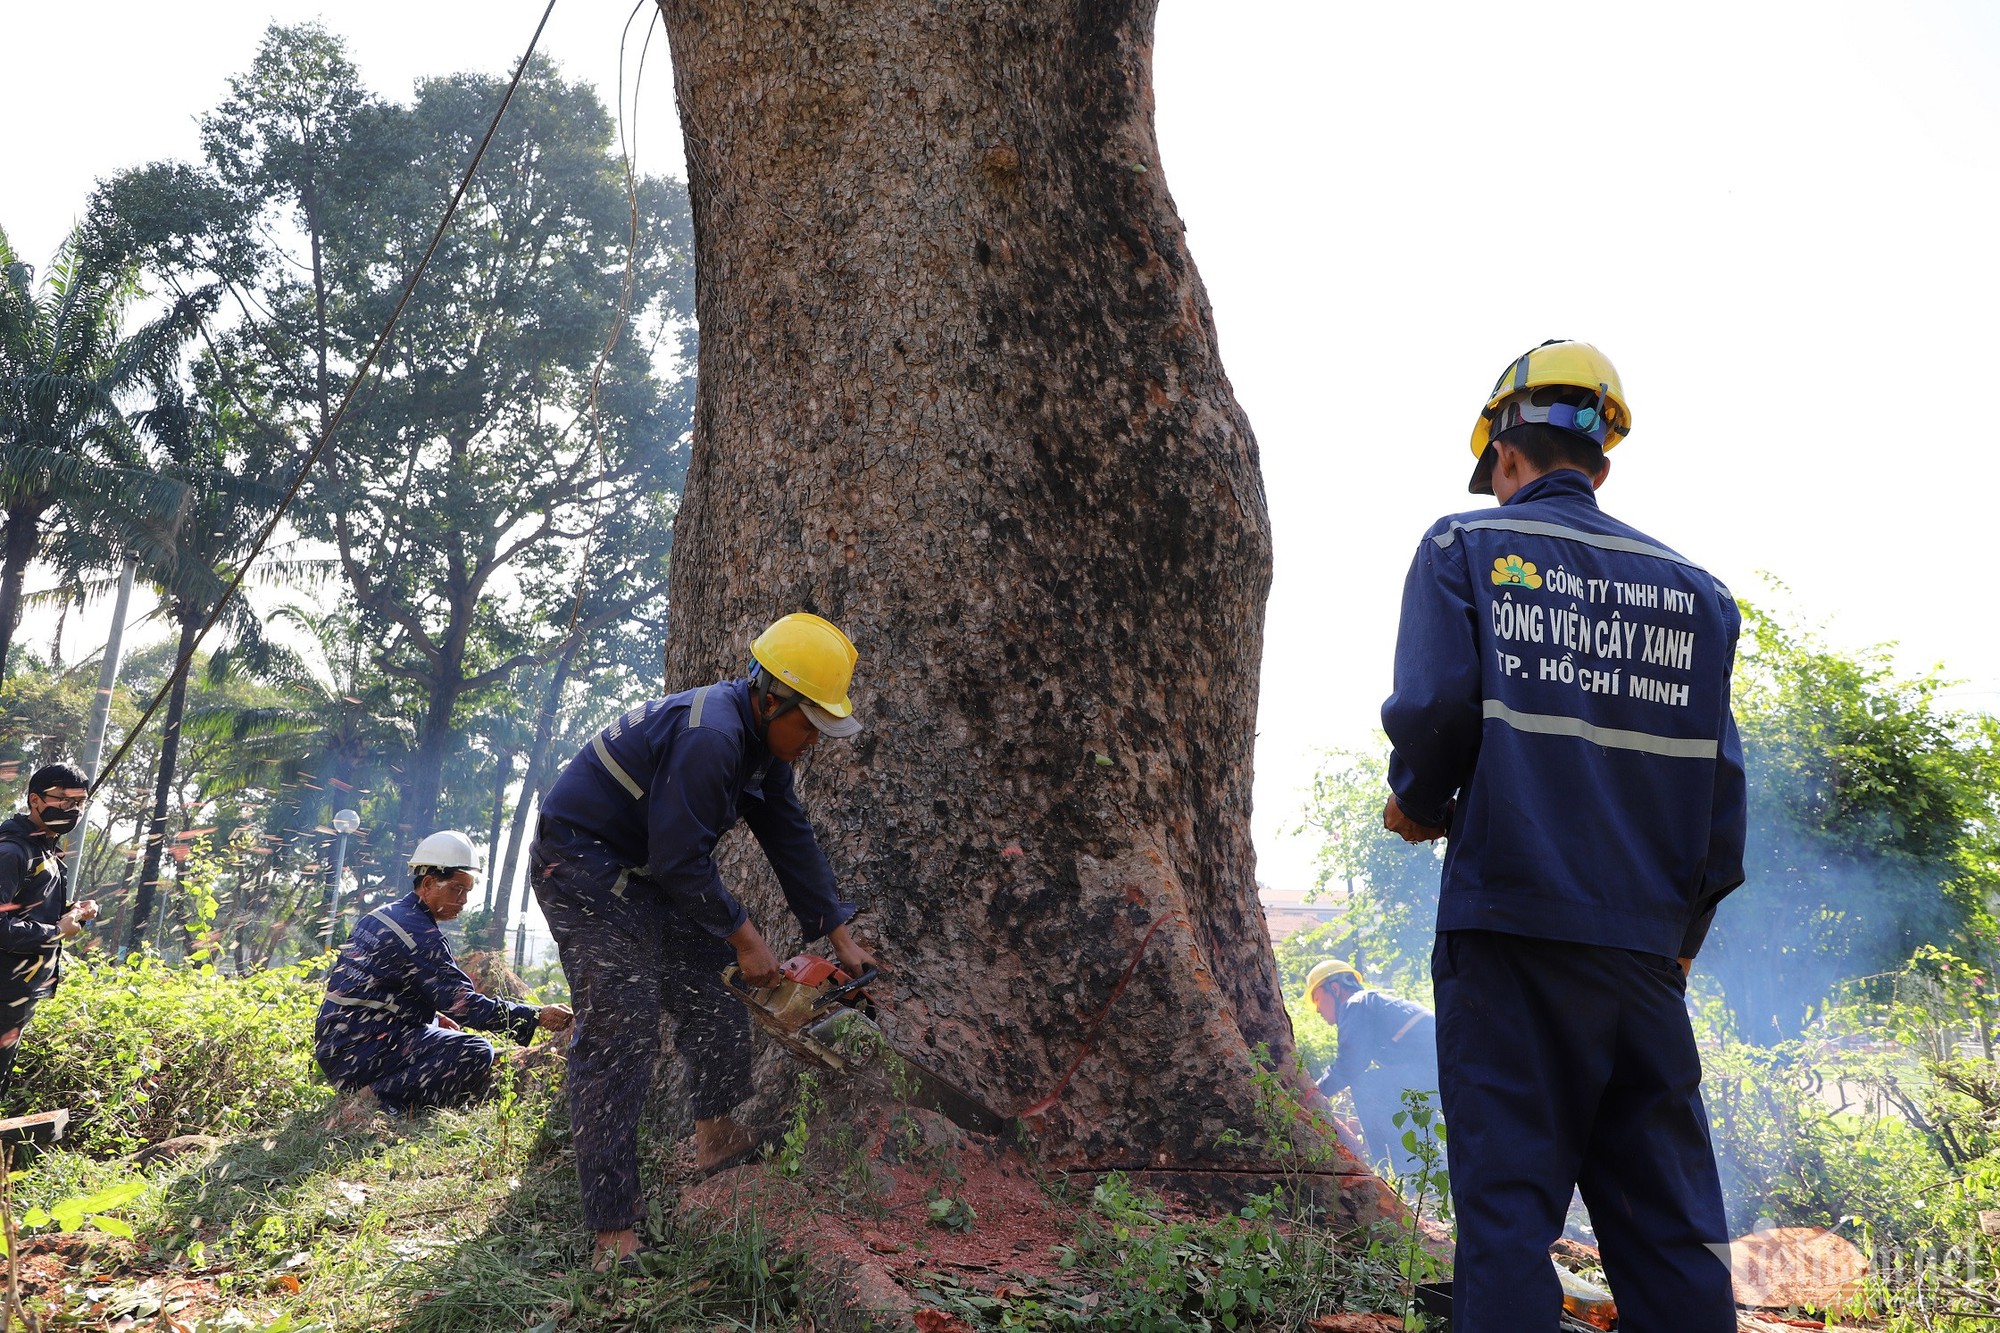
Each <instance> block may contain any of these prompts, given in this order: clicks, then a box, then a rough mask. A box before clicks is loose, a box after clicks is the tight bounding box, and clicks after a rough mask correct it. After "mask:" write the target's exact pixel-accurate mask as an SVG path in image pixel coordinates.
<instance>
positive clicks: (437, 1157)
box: [15, 1081, 798, 1333]
mask: <svg viewBox="0 0 2000 1333" xmlns="http://www.w3.org/2000/svg"><path fill="white" fill-rule="evenodd" d="M560 1101H561V1099H560V1097H559V1096H558V1094H557V1091H556V1090H555V1089H552V1088H551V1087H550V1086H549V1084H548V1083H546V1082H542V1081H534V1082H529V1083H526V1084H524V1086H522V1087H521V1088H520V1089H519V1090H518V1092H517V1093H516V1094H515V1095H512V1096H503V1097H502V1098H499V1099H496V1100H494V1101H491V1102H488V1103H485V1104H483V1105H481V1106H477V1107H474V1108H471V1109H469V1110H466V1111H463V1112H451V1111H445V1112H438V1113H435V1114H432V1115H430V1116H427V1117H424V1118H422V1119H420V1120H416V1121H403V1122H397V1123H395V1124H394V1125H393V1127H391V1128H390V1129H388V1130H387V1131H386V1132H384V1133H383V1134H381V1135H379V1136H373V1135H366V1134H348V1135H335V1134H329V1133H327V1132H326V1131H325V1130H324V1129H322V1128H321V1127H320V1124H319V1122H320V1120H321V1118H322V1117H323V1115H324V1108H323V1107H320V1106H316V1107H314V1108H313V1109H312V1110H311V1111H310V1112H308V1113H302V1114H297V1115H294V1116H293V1117H292V1118H291V1119H290V1120H288V1121H287V1122H286V1123H285V1124H284V1125H282V1126H281V1127H278V1128H276V1129H273V1130H271V1131H270V1132H269V1133H266V1134H264V1135H261V1136H255V1137H250V1138H245V1139H241V1140H237V1141H234V1142H230V1143H228V1144H226V1145H225V1146H224V1147H223V1148H222V1149H221V1150H220V1151H218V1152H216V1153H215V1154H213V1155H212V1156H209V1157H206V1158H205V1159H203V1160H200V1161H183V1162H182V1163H180V1164H162V1165H160V1166H156V1167H152V1168H147V1169H143V1170H141V1169H136V1168H133V1167H132V1166H130V1165H129V1164H127V1163H124V1162H120V1161H107V1160H103V1159H99V1158H93V1157H90V1156H87V1155H84V1154H81V1153H76V1152H70V1151H64V1152H53V1153H49V1154H46V1155H44V1156H43V1157H41V1158H40V1159H39V1160H37V1161H35V1162H34V1163H32V1164H31V1165H29V1166H28V1168H27V1169H26V1170H25V1172H23V1174H22V1175H21V1177H20V1178H19V1179H18V1180H17V1181H16V1182H15V1196H16V1202H15V1206H16V1208H17V1209H18V1210H20V1211H21V1212H22V1213H25V1212H26V1211H27V1210H28V1209H30V1208H33V1207H37V1206H39V1207H42V1208H45V1209H46V1208H49V1207H52V1206H53V1205H54V1204H56V1203H58V1202H60V1201H61V1200H62V1199H65V1198H70V1197H74V1196H76V1195H79V1194H85V1193H90V1192H93V1191H96V1190H100V1189H103V1188H106V1187H108V1186H110V1185H113V1184H116V1183H118V1182H121V1181H129V1180H139V1181H143V1182H144V1184H145V1187H146V1188H145V1191H144V1192H143V1193H142V1194H141V1195H140V1196H139V1197H138V1198H137V1199H135V1200H133V1201H132V1202H131V1203H130V1204H128V1205H126V1206H125V1207H124V1208H122V1209H121V1210H120V1214H119V1216H120V1218H121V1219H122V1220H123V1221H125V1222H126V1223H128V1224H129V1225H130V1226H131V1227H132V1228H133V1230H134V1232H135V1236H136V1238H135V1240H132V1241H125V1240H120V1239H117V1238H115V1237H111V1236H108V1235H103V1234H99V1233H94V1232H93V1231H91V1230H90V1229H88V1228H86V1229H84V1230H80V1231H78V1232H77V1233H75V1234H74V1235H72V1236H69V1237H65V1238H52V1237H49V1236H46V1235H43V1234H41V1233H34V1234H31V1235H29V1236H26V1237H24V1240H23V1247H22V1248H23V1252H24V1254H25V1255H26V1258H27V1262H28V1264H29V1265H30V1266H31V1267H32V1265H33V1264H34V1262H35V1258H36V1255H37V1254H38V1253H40V1254H48V1253H50V1252H51V1250H50V1247H51V1246H52V1245H57V1244H59V1245H60V1250H59V1253H60V1255H61V1258H62V1264H63V1267H64V1269H65V1270H66V1271H65V1272H64V1274H63V1275H62V1277H61V1279H60V1280H59V1281H57V1282H55V1283H54V1284H53V1285H52V1286H47V1287H44V1289H43V1290H41V1291H40V1292H39V1293H38V1294H37V1295H36V1296H35V1297H34V1298H33V1299H31V1300H30V1301H29V1305H30V1308H31V1309H32V1310H34V1311H35V1312H36V1313H37V1314H39V1315H41V1316H43V1317H44V1318H45V1320H46V1322H47V1326H49V1327H57V1328H61V1327H76V1326H80V1324H81V1323H82V1322H84V1321H93V1320H96V1319H101V1318H103V1317H105V1316H106V1315H107V1314H109V1313H111V1312H113V1311H116V1310H135V1311H138V1312H141V1313H144V1312H146V1311H148V1310H149V1309H151V1310H157V1309H158V1307H159V1304H160V1303H161V1302H162V1301H164V1302H165V1303H166V1305H167V1309H168V1313H169V1314H170V1315H171V1317H172V1319H173V1320H174V1321H175V1322H176V1323H177V1324H178V1325H180V1326H181V1327H182V1328H185V1329H189V1330H194V1331H195V1333H209V1331H210V1330H218V1331H219V1330H223V1329H233V1330H273V1331H274V1333H275V1331H276V1330H291V1331H292V1333H304V1331H307V1330H325V1331H326V1333H345V1331H346V1330H361V1329H407V1330H414V1331H420V1333H461V1331H462V1333H474V1331H475V1330H476V1331H478V1333H488V1331H490V1330H504V1329H523V1330H528V1329H540V1330H543V1333H554V1330H557V1329H583V1328H603V1327H618V1328H626V1329H632V1330H655V1329H657V1330H667V1329H680V1328H688V1327H698V1328H702V1329H752V1328H755V1329H784V1328H789V1327H791V1326H792V1323H793V1320H792V1317H791V1313H790V1312H791V1311H793V1310H795V1309H796V1308H797V1307H798V1297H797V1291H798V1282H797V1277H796V1272H795V1270H794V1268H793V1266H792V1265H791V1264H790V1263H789V1262H788V1261H785V1260H783V1259H781V1258H779V1257H778V1256H777V1254H776V1251H775V1249H774V1247H773V1246H772V1245H771V1244H770V1242H769V1239H768V1238H767V1237H765V1236H763V1235H761V1234H760V1233H758V1232H757V1230H756V1228H755V1227H754V1225H753V1224H751V1223H750V1222H748V1221H747V1220H746V1221H745V1222H743V1223H742V1224H741V1225H739V1226H737V1227H736V1228H734V1229H733V1231H732V1229H728V1228H724V1229H720V1230H718V1231H716V1232H713V1233H705V1234H691V1233H683V1232H677V1231H675V1230H674V1229H673V1228H672V1227H671V1226H670V1225H665V1224H662V1223H661V1222H659V1221H658V1220H657V1219H660V1218H665V1217H671V1214H672V1208H671V1201H670V1200H669V1201H656V1202H655V1207H654V1215H655V1219H656V1221H655V1222H654V1224H653V1225H654V1231H653V1234H652V1242H653V1243H654V1244H655V1245H656V1246H657V1247H658V1249H659V1253H658V1255H657V1256H655V1257H654V1258H652V1259H649V1260H648V1262H647V1266H646V1271H645V1272H644V1273H643V1274H641V1275H639V1276H637V1277H634V1278H629V1279H613V1278H605V1277H600V1276H598V1275H595V1274H592V1273H590V1272H589V1271H588V1270H587V1267H586V1264H587V1261H588V1257H589V1246H590V1238H589V1236H588V1235H587V1234H586V1233H584V1232H583V1231H582V1230H581V1228H580V1225H579V1223H578V1219H579V1217H580V1216H581V1205H580V1201H579V1199H578V1195H577V1184H576V1175H575V1168H574V1160H573V1158H572V1156H571V1154H570V1151H569V1137H568V1129H567V1123H566V1117H565V1115H564V1112H563V1109H562V1106H561V1104H560ZM648 1178H649V1179H658V1178H660V1177H659V1174H658V1173H657V1172H649V1173H648ZM149 1298H150V1299H151V1300H152V1301H153V1304H152V1305H151V1306H150V1307H149V1306H148V1305H147V1304H146V1301H147V1300H148V1299H149ZM163 1326H164V1325H163Z"/></svg>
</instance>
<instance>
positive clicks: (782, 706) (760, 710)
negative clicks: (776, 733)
mask: <svg viewBox="0 0 2000 1333" xmlns="http://www.w3.org/2000/svg"><path fill="white" fill-rule="evenodd" d="M766 699H776V700H777V701H778V711H777V712H775V713H773V714H771V715H770V716H769V717H765V716H764V701H765V700H766ZM804 702H805V699H804V696H802V695H796V694H795V695H792V696H791V697H790V698H787V697H786V696H784V695H782V694H779V693H778V686H777V685H776V684H774V683H773V682H772V680H771V675H770V673H769V672H767V671H765V670H764V668H763V667H762V666H759V665H753V666H752V667H751V670H750V717H751V719H752V721H754V722H755V723H756V726H757V736H758V739H760V740H761V739H763V738H764V737H766V736H769V735H770V734H771V724H772V723H773V722H776V721H777V720H778V719H779V718H781V717H783V716H784V715H785V714H787V713H789V712H791V711H793V710H794V709H796V708H798V707H799V706H800V705H801V704H803V703H804Z"/></svg>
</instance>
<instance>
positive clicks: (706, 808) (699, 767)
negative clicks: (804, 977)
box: [542, 680, 855, 942]
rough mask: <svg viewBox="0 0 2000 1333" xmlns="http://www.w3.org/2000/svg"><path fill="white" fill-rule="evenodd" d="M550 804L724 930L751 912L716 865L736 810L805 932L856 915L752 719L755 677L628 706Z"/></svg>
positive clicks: (786, 771)
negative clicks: (719, 846)
mask: <svg viewBox="0 0 2000 1333" xmlns="http://www.w3.org/2000/svg"><path fill="white" fill-rule="evenodd" d="M542 813H543V815H545V816H547V817H549V818H551V819H557V820H560V821H562V822H563V823H565V824H567V825H569V826H570V828H572V829H574V830H576V831H577V832H579V833H582V834H584V835H585V836H587V837H590V838H595V839H596V840H597V841H598V842H601V843H603V844H604V845H605V847H606V848H608V849H609V850H610V851H611V853H612V854H613V855H614V856H616V857H617V858H619V860H621V861H622V862H624V864H625V865H627V866H630V867H631V868H632V869H633V870H634V871H635V872H638V873H641V874H643V875H644V877H645V878H646V879H648V880H650V881H651V882H652V883H653V884H655V885H657V886H658V888H659V890H660V891H661V892H662V893H664V894H665V895H666V897H667V899H668V900H669V901H670V902H671V903H672V904H673V905H674V906H675V907H677V908H679V909H680V910H681V911H682V912H683V913H684V914H686V915H687V916H688V917H690V918H691V919H693V920H694V921H696V922H698V923H699V924H700V925H701V926H702V927H703V928H704V929H706V930H708V931H709V932H711V933H712V934H714V935H716V936H717V937H718V938H720V937H722V936H725V935H728V934H729V933H730V932H731V931H734V930H735V929H736V928H737V927H739V926H741V925H742V924H743V923H744V922H745V921H746V920H748V919H749V916H748V914H747V913H746V912H745V911H744V910H743V905H742V904H741V903H739V902H737V901H736V898H735V896H734V895H733V894H731V893H730V892H729V890H728V889H726V888H724V887H723V884H722V876H721V875H720V874H719V873H718V872H717V871H716V868H715V844H716V842H717V840H719V839H720V838H721V837H722V835H723V834H725V833H727V832H728V831H729V830H730V829H731V828H732V827H734V826H735V824H736V821H737V820H738V819H741V820H742V821H743V822H744V823H745V824H747V825H748V826H749V828H750V832H751V833H752V834H753V835H755V837H756V839H757V842H758V844H759V845H760V846H762V847H763V849H764V855H765V856H767V857H768V858H769V859H770V862H771V869H772V870H773V871H775V872H776V873H777V876H778V883H779V885H780V886H781V887H782V888H783V889H784V891H785V901H786V902H787V903H788V904H789V905H790V906H791V909H792V915H793V916H795V917H797V918H798V922H799V927H800V929H802V930H803V931H804V932H805V938H806V941H807V942H811V941H813V940H816V939H818V938H820V937H821V936H822V935H824V934H826V933H827V932H828V931H830V930H832V929H833V928H834V927H836V926H840V925H844V924H846V922H847V921H848V920H849V919H850V918H851V917H853V915H854V913H855V907H854V905H853V904H852V903H846V902H842V901H841V900H840V893H839V887H838V885H837V884H836V883H835V880H834V876H833V867H832V866H830V865H828V864H827V859H826V855H825V853H823V852H822V851H820V847H819V840H818V839H817V838H816V837H815V836H814V835H813V829H812V824H811V823H810V822H808V821H807V819H806V812H805V811H804V810H803V809H802V808H801V807H800V806H799V797H798V791H797V789H796V788H795V787H794V786H793V781H792V766H791V765H790V764H787V763H784V762H783V761H781V760H779V759H776V758H774V757H773V756H772V754H771V752H770V750H769V749H767V748H765V745H764V741H763V739H762V738H761V737H760V736H759V735H758V734H757V729H756V727H755V726H753V725H752V722H751V714H750V684H749V682H748V681H742V680H726V681H722V682H721V683H719V684H715V685H704V686H701V687H700V688H699V689H693V690H684V691H682V692H681V693H679V694H676V695H672V696H670V697H669V698H665V699H652V700H649V701H647V702H646V703H643V704H640V705H639V706H638V707H637V708H634V709H632V710H631V711H630V712H628V713H626V714H625V715H624V716H623V717H621V718H619V719H618V720H617V721H616V722H613V723H612V724H611V725H610V726H608V727H606V728H605V729H604V730H603V731H600V732H598V733H597V735H596V736H594V737H592V738H591V741H590V744H588V745H586V746H584V747H583V749H582V750H580V751H578V752H577V756H576V758H574V759H572V760H570V762H569V766H568V767H567V768H565V769H564V770H563V772H562V776H561V777H559V778H557V779H556V782H555V785H554V786H553V787H551V788H550V789H549V794H548V796H547V797H546V798H545V799H544V800H543V802H542Z"/></svg>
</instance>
